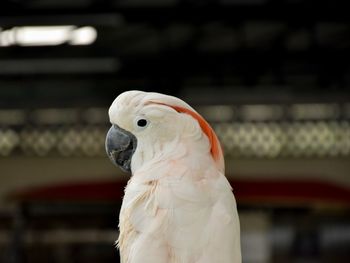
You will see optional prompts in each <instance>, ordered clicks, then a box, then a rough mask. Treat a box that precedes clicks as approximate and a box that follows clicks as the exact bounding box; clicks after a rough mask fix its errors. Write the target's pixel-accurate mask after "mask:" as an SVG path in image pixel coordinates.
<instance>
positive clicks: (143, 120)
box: [136, 119, 147, 127]
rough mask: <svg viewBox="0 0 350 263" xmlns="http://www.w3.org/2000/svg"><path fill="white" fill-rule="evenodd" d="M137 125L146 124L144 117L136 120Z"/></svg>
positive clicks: (144, 125)
mask: <svg viewBox="0 0 350 263" xmlns="http://www.w3.org/2000/svg"><path fill="white" fill-rule="evenodd" d="M136 124H137V126H139V127H146V125H147V120H145V119H139V120H138V121H137V122H136Z"/></svg>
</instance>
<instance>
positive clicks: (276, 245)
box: [0, 202, 350, 263]
mask: <svg viewBox="0 0 350 263" xmlns="http://www.w3.org/2000/svg"><path fill="white" fill-rule="evenodd" d="M118 206H119V204H117V203H96V202H94V203H83V204H82V203H81V204H79V203H77V204H70V205H67V204H64V203H53V204H49V205H48V204H45V203H42V202H41V203H37V204H30V205H29V204H27V205H25V206H24V207H22V208H23V209H22V210H21V212H20V213H18V212H19V211H18V210H17V211H16V213H17V214H16V217H17V219H16V220H15V221H13V222H12V221H11V218H5V217H2V219H1V221H0V222H1V225H0V252H1V253H0V256H1V258H0V259H1V262H4V263H7V262H9V263H10V262H13V263H22V262H26V263H32V262H33V263H34V262H35V263H37V262H50V263H70V262H76V263H79V262H84V263H89V262H91V263H95V262H118V261H117V260H118V258H119V256H118V251H117V249H116V248H115V247H114V241H115V240H116V239H117V235H118V233H117V217H118ZM239 211H240V220H241V228H242V229H241V231H242V233H241V242H242V254H243V262H245V263H270V262H271V263H272V262H276V263H279V262H287V263H288V262H324V263H328V262H329V263H345V262H348V258H349V256H350V250H349V244H350V220H349V219H350V213H349V212H348V213H346V214H344V212H342V213H340V212H339V211H336V210H334V211H322V210H313V209H311V210H310V209H300V208H296V207H294V208H289V209H285V208H284V209H282V208H271V207H270V208H264V209H257V208H253V207H250V206H243V207H240V209H239ZM14 227H15V228H17V231H19V232H16V231H10V229H11V230H15V228H14Z"/></svg>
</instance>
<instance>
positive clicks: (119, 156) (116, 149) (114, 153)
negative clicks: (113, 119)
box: [106, 125, 137, 172]
mask: <svg viewBox="0 0 350 263" xmlns="http://www.w3.org/2000/svg"><path fill="white" fill-rule="evenodd" d="M136 146H137V139H136V137H135V136H134V135H133V134H132V133H130V132H128V131H126V130H124V129H122V128H120V127H119V126H118V125H113V126H112V127H111V128H110V129H109V131H108V133H107V136H106V152H107V155H108V157H109V159H111V161H112V162H113V163H114V164H116V165H117V166H119V167H120V168H121V169H122V170H123V171H125V172H131V158H132V155H133V154H134V152H135V150H136Z"/></svg>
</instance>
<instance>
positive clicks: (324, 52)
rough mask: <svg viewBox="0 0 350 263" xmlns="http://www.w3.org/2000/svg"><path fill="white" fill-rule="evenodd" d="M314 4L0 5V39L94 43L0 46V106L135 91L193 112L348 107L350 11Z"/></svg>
mask: <svg viewBox="0 0 350 263" xmlns="http://www.w3.org/2000/svg"><path fill="white" fill-rule="evenodd" d="M310 2H311V1H310ZM310 2H309V1H302V0H299V1H298V0H290V1H287V0H285V1H268V0H246V1H243V0H222V1H209V0H208V1H195V0H192V1H185V0H183V1H181V0H162V1H161V0H148V1H147V0H124V1H122V0H120V1H117V0H115V1H112V0H105V1H97V0H95V1H93V0H74V1H72V0H70V1H67V0H46V1H44V0H31V1H30V0H27V1H20V0H13V1H2V6H1V9H0V28H1V29H2V31H5V30H9V29H11V28H14V27H18V26H29V25H76V26H78V27H81V26H93V27H94V28H96V30H97V34H98V35H97V39H96V42H94V43H93V44H92V45H89V46H72V45H69V44H68V43H63V44H61V45H57V46H40V47H23V46H18V45H11V46H3V47H1V45H0V87H1V89H0V98H1V99H0V107H1V108H25V107H48V106H56V107H65V106H72V105H73V106H86V105H96V106H99V105H100V106H101V105H103V106H106V105H109V103H110V101H111V100H112V99H113V98H114V97H115V96H116V95H117V94H119V93H120V92H121V91H124V90H129V89H141V90H152V91H160V92H165V93H170V94H174V95H177V96H181V97H184V98H185V99H187V100H189V101H190V102H193V103H197V104H201V103H205V104H218V103H221V104H222V103H241V102H242V103H245V102H263V103H266V102H267V103H268V102H276V101H277V102H286V103H288V102H291V101H307V102H320V101H321V102H322V101H326V102H329V101H332V102H346V101H349V100H350V92H349V86H350V53H349V47H350V24H349V20H350V17H349V15H348V9H346V8H345V7H343V6H341V4H340V2H339V3H338V2H337V1H333V2H332V5H326V4H323V2H317V3H310ZM0 33H1V31H0ZM220 91H221V92H220Z"/></svg>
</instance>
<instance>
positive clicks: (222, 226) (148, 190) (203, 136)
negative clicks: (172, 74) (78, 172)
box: [106, 91, 241, 263]
mask: <svg viewBox="0 0 350 263" xmlns="http://www.w3.org/2000/svg"><path fill="white" fill-rule="evenodd" d="M109 118H110V122H111V123H112V127H111V128H110V130H109V131H108V134H107V138H106V150H107V153H108V155H109V157H110V159H111V160H112V162H114V163H115V164H117V165H118V166H120V167H121V168H122V169H123V170H124V171H129V172H131V174H132V176H131V178H130V180H129V182H128V184H127V186H126V188H125V196H124V199H123V204H122V207H121V211H120V218H119V229H120V234H119V238H118V241H117V244H118V246H119V249H120V255H121V262H122V263H239V262H241V249H240V226H239V218H238V213H237V208H236V201H235V198H234V196H233V193H232V189H231V186H230V184H229V182H228V181H227V179H226V177H225V176H224V159H223V153H222V150H221V147H220V143H219V141H218V138H217V136H216V135H215V133H214V131H213V129H212V128H211V127H210V125H209V124H208V123H207V122H206V121H205V120H204V119H203V117H201V116H200V115H199V114H198V113H197V112H196V111H195V110H194V109H193V108H192V107H191V106H189V105H188V104H187V103H185V102H184V101H182V100H180V99H178V98H176V97H172V96H168V95H163V94H160V93H150V92H142V91H127V92H124V93H122V94H120V95H119V96H118V97H117V98H116V99H115V100H114V102H113V104H112V105H111V107H110V109H109Z"/></svg>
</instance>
